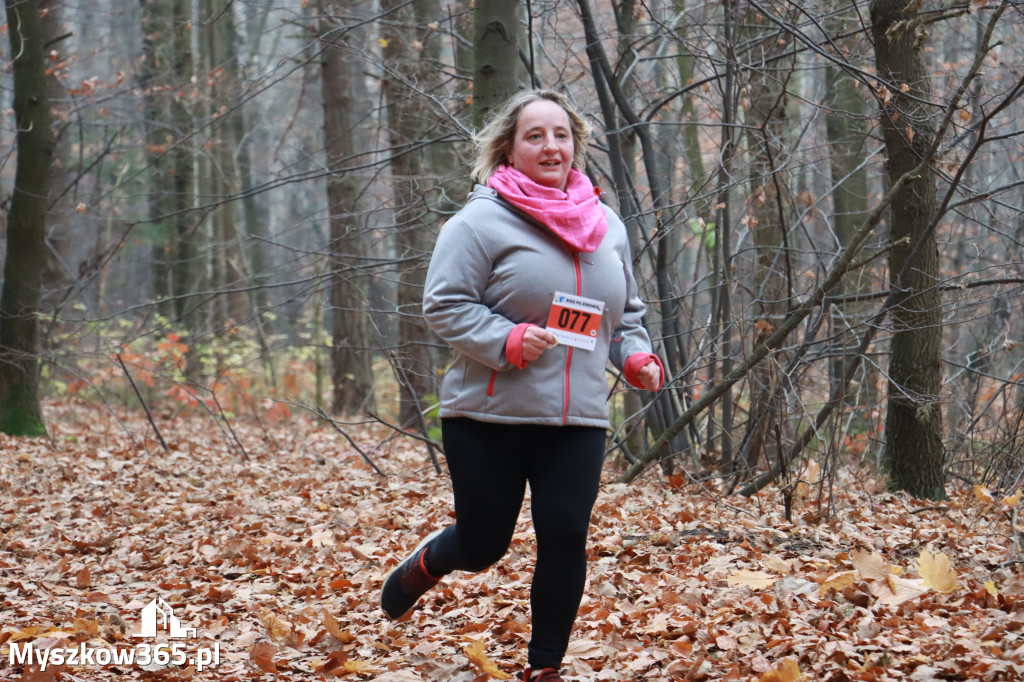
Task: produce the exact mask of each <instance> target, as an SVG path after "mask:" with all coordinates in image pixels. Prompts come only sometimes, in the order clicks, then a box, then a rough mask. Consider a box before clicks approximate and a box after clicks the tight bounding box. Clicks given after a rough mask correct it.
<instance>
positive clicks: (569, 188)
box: [487, 165, 608, 253]
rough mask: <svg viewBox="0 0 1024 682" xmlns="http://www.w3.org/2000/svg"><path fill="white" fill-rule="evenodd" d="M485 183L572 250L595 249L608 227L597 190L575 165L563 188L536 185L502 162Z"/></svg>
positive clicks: (589, 251)
mask: <svg viewBox="0 0 1024 682" xmlns="http://www.w3.org/2000/svg"><path fill="white" fill-rule="evenodd" d="M487 185H488V186H489V187H490V188H491V189H493V190H495V191H496V192H498V194H500V195H501V196H502V197H503V198H504V199H505V200H506V201H508V202H509V203H510V204H512V205H513V206H515V207H516V208H518V209H520V210H522V211H525V212H526V213H527V214H528V215H530V216H532V217H534V218H536V219H537V220H539V221H540V222H542V223H544V224H545V225H546V226H547V227H548V229H550V230H551V231H552V232H554V233H555V234H556V235H558V237H559V238H560V239H561V240H562V241H563V242H565V244H566V246H568V247H569V248H570V249H572V250H574V251H583V252H585V253H592V252H594V251H596V250H597V247H598V246H600V245H601V240H602V239H604V235H605V233H606V232H607V231H608V216H606V215H605V213H604V209H603V208H602V207H601V200H600V196H601V190H599V189H598V188H596V187H594V185H593V184H591V182H590V178H588V177H587V176H586V175H585V174H583V173H582V172H580V171H579V170H578V169H576V168H573V169H572V170H570V171H569V176H568V178H567V182H566V187H565V191H564V192H563V191H562V190H560V189H555V188H554V187H545V186H544V185H538V184H537V183H536V182H534V181H533V180H531V179H530V178H528V177H526V175H524V174H523V173H521V172H519V171H517V170H516V169H515V168H512V167H511V166H506V165H502V166H500V167H499V168H498V170H496V171H495V172H494V174H493V175H491V178H490V180H488V181H487Z"/></svg>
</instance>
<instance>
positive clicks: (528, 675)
mask: <svg viewBox="0 0 1024 682" xmlns="http://www.w3.org/2000/svg"><path fill="white" fill-rule="evenodd" d="M535 672H537V671H536V670H534V669H532V668H527V669H526V670H524V671H523V682H563V680H562V678H561V676H560V675H559V674H558V671H557V670H555V669H554V668H541V670H540V673H538V675H537V676H536V677H533V673H535Z"/></svg>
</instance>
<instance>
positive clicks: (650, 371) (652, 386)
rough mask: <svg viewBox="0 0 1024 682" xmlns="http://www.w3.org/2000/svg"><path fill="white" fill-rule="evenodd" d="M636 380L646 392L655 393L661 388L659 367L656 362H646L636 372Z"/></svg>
mask: <svg viewBox="0 0 1024 682" xmlns="http://www.w3.org/2000/svg"><path fill="white" fill-rule="evenodd" d="M637 378H638V379H640V383H641V384H643V387H644V388H646V389H647V390H648V391H657V390H658V387H659V386H661V367H659V366H658V363H656V362H648V363H647V364H646V365H644V366H643V367H641V368H640V371H639V372H637Z"/></svg>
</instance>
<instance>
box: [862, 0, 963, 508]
mask: <svg viewBox="0 0 1024 682" xmlns="http://www.w3.org/2000/svg"><path fill="white" fill-rule="evenodd" d="M917 7H918V6H917V5H916V4H915V3H910V4H907V3H904V2H901V0H874V1H873V2H872V3H871V26H872V35H873V38H874V42H875V59H876V62H877V67H878V73H879V75H880V76H881V77H882V78H884V79H885V80H886V81H887V82H889V83H891V84H893V85H894V86H895V87H894V88H892V89H890V90H887V92H889V93H891V98H890V99H888V101H885V102H884V110H883V112H882V131H883V133H884V136H885V148H886V154H887V156H888V159H889V162H888V172H889V180H890V181H891V182H892V181H895V180H897V179H898V178H900V177H901V176H902V175H904V174H905V173H907V172H908V171H910V170H912V169H914V168H916V167H917V166H918V165H919V164H920V162H921V159H922V158H925V157H926V155H927V152H928V149H929V148H930V147H931V146H932V145H933V143H934V140H935V124H934V122H933V119H934V117H935V114H936V112H937V109H936V108H935V107H933V106H932V105H931V103H930V101H931V99H932V91H931V85H930V76H929V73H928V71H927V70H926V69H925V63H924V58H923V56H922V54H921V50H922V49H923V48H924V45H925V39H926V36H927V32H926V31H925V29H924V26H923V25H922V23H921V18H920V15H919V13H918V10H917ZM935 182H936V179H935V174H934V171H932V169H931V168H925V169H923V170H922V172H921V173H920V175H919V177H917V178H914V179H913V180H911V181H910V182H908V183H906V184H905V185H903V187H902V188H901V189H900V191H899V193H898V195H897V197H896V198H895V200H894V201H893V204H892V207H891V209H890V211H891V213H890V217H891V219H890V225H889V231H890V235H891V238H892V241H893V249H892V252H891V256H890V260H889V266H890V272H891V273H892V277H893V280H892V283H891V286H892V287H893V289H894V291H895V292H896V297H897V298H896V302H895V305H893V306H892V308H891V310H890V318H891V320H892V326H893V336H892V350H891V353H892V355H891V358H890V361H889V394H888V413H887V416H886V421H885V454H884V461H885V465H886V468H887V470H888V472H889V475H890V476H891V477H892V481H891V484H892V485H893V486H894V487H896V488H898V489H901V490H906V491H908V492H910V493H912V494H914V495H916V496H918V497H925V498H933V499H942V498H945V496H946V492H945V470H944V466H943V465H944V451H943V444H942V409H941V403H940V394H941V385H942V300H941V296H940V292H939V289H938V286H937V285H938V283H939V252H938V246H937V244H936V241H935V231H934V229H933V228H932V223H933V219H934V218H935V214H936V198H935V197H936V195H935V192H936V188H935Z"/></svg>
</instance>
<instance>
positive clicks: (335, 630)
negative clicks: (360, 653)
mask: <svg viewBox="0 0 1024 682" xmlns="http://www.w3.org/2000/svg"><path fill="white" fill-rule="evenodd" d="M322 620H323V624H324V628H325V629H326V630H327V632H328V633H329V634H330V635H331V637H334V639H336V640H338V641H339V642H341V643H342V644H348V643H349V642H351V641H353V640H355V637H354V636H353V635H352V633H351V632H348V631H346V630H342V629H341V626H340V625H338V620H337V619H336V618H335V617H334V616H332V615H331V612H330V611H324V617H323V619H322Z"/></svg>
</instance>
